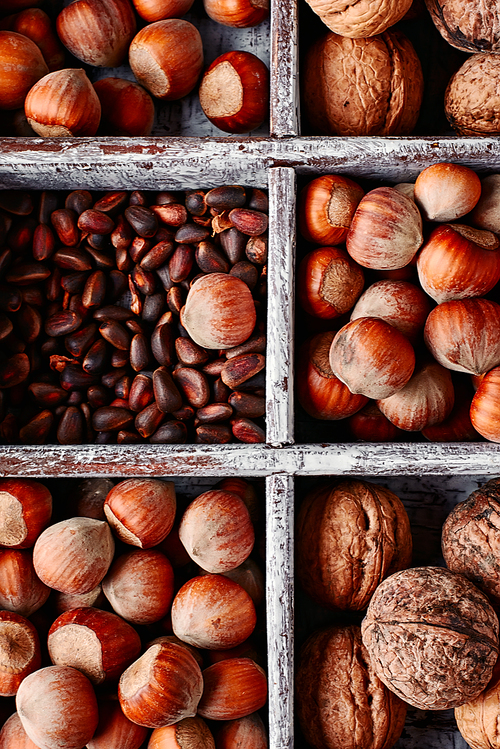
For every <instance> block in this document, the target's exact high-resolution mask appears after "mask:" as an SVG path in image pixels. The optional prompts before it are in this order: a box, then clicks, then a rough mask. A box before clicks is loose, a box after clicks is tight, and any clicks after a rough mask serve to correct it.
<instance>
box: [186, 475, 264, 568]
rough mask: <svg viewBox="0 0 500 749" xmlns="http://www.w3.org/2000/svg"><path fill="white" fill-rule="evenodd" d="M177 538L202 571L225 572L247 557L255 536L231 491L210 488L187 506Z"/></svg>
mask: <svg viewBox="0 0 500 749" xmlns="http://www.w3.org/2000/svg"><path fill="white" fill-rule="evenodd" d="M179 538H180V540H181V542H182V544H183V545H184V547H185V549H186V551H187V552H188V554H189V556H190V557H191V559H193V560H194V561H195V562H196V563H197V564H199V565H200V567H202V569H204V570H206V571H207V572H228V571H229V570H233V569H235V567H238V566H239V565H240V564H242V563H243V562H244V561H245V559H246V558H247V557H248V556H249V554H250V552H251V551H252V549H253V545H254V541H255V534H254V530H253V525H252V522H251V520H250V514H249V512H248V509H247V507H246V505H245V503H244V502H243V500H242V499H240V497H238V496H237V495H236V494H232V493H231V492H226V491H221V490H220V489H212V490H210V491H208V492H204V493H203V494H200V496H199V497H197V498H196V499H195V500H193V501H192V502H191V503H190V504H189V505H188V507H187V508H186V510H185V511H184V514H183V516H182V519H181V523H180V526H179Z"/></svg>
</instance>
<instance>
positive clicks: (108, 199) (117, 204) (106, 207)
mask: <svg viewBox="0 0 500 749" xmlns="http://www.w3.org/2000/svg"><path fill="white" fill-rule="evenodd" d="M127 198H128V193H127V192H126V191H125V190H121V191H115V192H107V193H106V195H103V197H102V198H99V200H98V201H97V202H96V203H94V209H95V210H96V211H102V212H103V213H111V214H113V215H114V214H116V213H117V212H118V211H121V210H122V209H125V207H126V205H127Z"/></svg>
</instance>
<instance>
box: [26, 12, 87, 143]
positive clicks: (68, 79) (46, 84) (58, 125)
mask: <svg viewBox="0 0 500 749" xmlns="http://www.w3.org/2000/svg"><path fill="white" fill-rule="evenodd" d="M69 7H71V6H69ZM24 109H25V112H26V118H27V120H28V123H29V124H30V125H31V127H32V128H33V130H34V131H35V132H36V133H37V134H38V135H41V136H42V137H44V138H49V137H58V136H61V137H62V136H73V135H74V136H81V135H95V134H96V132H97V128H98V127H99V120H100V117H101V105H100V102H99V99H98V97H97V94H96V92H95V91H94V87H93V86H92V84H91V83H90V81H89V79H88V78H87V76H86V75H85V72H84V71H83V70H78V69H73V68H71V69H64V70H57V71H55V72H54V73H49V74H48V75H46V76H45V77H44V78H42V79H41V80H39V81H38V83H35V85H34V86H33V88H31V89H30V91H29V93H28V95H27V97H26V101H25V103H24Z"/></svg>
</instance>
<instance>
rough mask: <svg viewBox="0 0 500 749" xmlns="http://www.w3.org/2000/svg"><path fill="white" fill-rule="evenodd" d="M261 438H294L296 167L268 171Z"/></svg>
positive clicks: (276, 442) (272, 441) (281, 440)
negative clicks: (263, 430)
mask: <svg viewBox="0 0 500 749" xmlns="http://www.w3.org/2000/svg"><path fill="white" fill-rule="evenodd" d="M269 208H270V212H269V257H268V302H267V319H268V326H267V327H268V338H267V354H266V402H267V410H266V439H267V443H268V444H270V445H274V446H275V447H279V446H281V445H286V444H289V443H291V442H293V387H292V383H293V329H294V287H295V282H294V256H295V172H294V170H293V169H290V168H287V167H279V168H276V169H270V170H269Z"/></svg>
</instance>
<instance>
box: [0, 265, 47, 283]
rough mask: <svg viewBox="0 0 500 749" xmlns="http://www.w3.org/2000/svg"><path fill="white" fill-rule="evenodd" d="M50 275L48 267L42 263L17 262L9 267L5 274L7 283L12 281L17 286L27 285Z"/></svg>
mask: <svg viewBox="0 0 500 749" xmlns="http://www.w3.org/2000/svg"><path fill="white" fill-rule="evenodd" d="M49 276H50V268H48V267H47V266H46V265H44V264H43V263H37V262H32V263H19V265H15V266H13V267H11V269H10V270H9V271H8V273H7V274H6V276H5V280H6V281H7V283H13V284H16V285H17V286H28V285H29V284H32V283H38V282H39V281H44V280H45V279H46V278H48V277H49Z"/></svg>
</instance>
